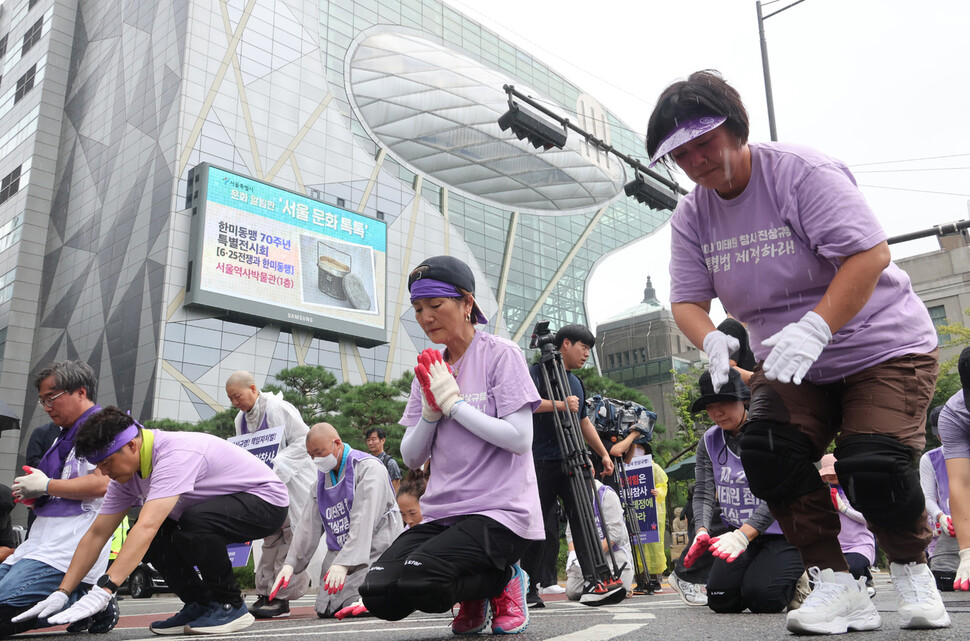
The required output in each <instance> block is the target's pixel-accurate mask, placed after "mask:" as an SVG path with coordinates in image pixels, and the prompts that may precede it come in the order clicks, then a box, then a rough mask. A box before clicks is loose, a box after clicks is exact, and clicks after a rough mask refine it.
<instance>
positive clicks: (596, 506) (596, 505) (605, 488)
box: [593, 485, 623, 552]
mask: <svg viewBox="0 0 970 641" xmlns="http://www.w3.org/2000/svg"><path fill="white" fill-rule="evenodd" d="M612 491H613V488H611V487H610V486H609V485H600V486H599V489H598V490H597V492H596V493H597V494H598V495H599V500H598V501H594V502H593V513H594V514H595V515H596V526H597V527H598V528H599V530H600V538H601V539H605V538H606V525H604V523H603V517H602V516H600V503H602V502H603V498H604V497H605V496H606V493H607V492H612ZM610 543H611V544H612V547H613V551H614V552H618V551H620V550H622V549H623V546H622V545H620V542H619V541H610Z"/></svg>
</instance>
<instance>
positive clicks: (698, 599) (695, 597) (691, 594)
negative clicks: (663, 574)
mask: <svg viewBox="0 0 970 641" xmlns="http://www.w3.org/2000/svg"><path fill="white" fill-rule="evenodd" d="M667 583H669V584H670V587H671V589H672V590H673V591H674V592H676V593H677V594H679V595H680V600H681V601H683V602H684V603H686V604H687V605H707V595H706V594H703V593H702V592H701V590H700V586H699V585H695V584H693V583H689V582H688V581H684V580H683V579H681V578H680V577H679V576H677V574H676V573H675V572H671V573H670V576H668V577H667Z"/></svg>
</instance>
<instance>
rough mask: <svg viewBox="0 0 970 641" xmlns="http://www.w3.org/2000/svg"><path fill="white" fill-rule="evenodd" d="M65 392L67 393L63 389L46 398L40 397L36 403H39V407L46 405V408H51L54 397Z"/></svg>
mask: <svg viewBox="0 0 970 641" xmlns="http://www.w3.org/2000/svg"><path fill="white" fill-rule="evenodd" d="M66 393H67V390H64V391H61V392H58V393H57V394H54V395H53V396H48V397H47V398H42V399H40V400H39V401H37V403H38V404H39V405H40V406H41V407H46V408H47V409H50V408H52V407H54V400H55V399H56V398H57V397H58V396H60V395H62V394H66Z"/></svg>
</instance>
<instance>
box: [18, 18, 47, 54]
mask: <svg viewBox="0 0 970 641" xmlns="http://www.w3.org/2000/svg"><path fill="white" fill-rule="evenodd" d="M43 32H44V18H40V19H39V20H38V21H37V22H35V23H34V24H33V26H31V27H30V29H27V33H25V34H24V46H23V47H22V48H21V49H20V55H21V56H23V55H24V54H25V53H27V52H28V51H30V48H31V47H33V46H34V45H35V44H37V43H38V42H40V36H41V34H42V33H43Z"/></svg>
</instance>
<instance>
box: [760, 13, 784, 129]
mask: <svg viewBox="0 0 970 641" xmlns="http://www.w3.org/2000/svg"><path fill="white" fill-rule="evenodd" d="M755 6H756V7H757V9H758V36H759V37H760V38H761V68H762V69H763V70H764V75H765V98H766V99H767V100H768V129H769V131H770V132H771V140H772V142H775V141H777V140H778V131H777V130H776V129H775V102H774V100H773V99H772V97H771V71H770V70H769V69H768V43H767V42H766V41H765V19H764V15H763V14H762V13H761V0H758V1H757V2H755Z"/></svg>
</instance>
